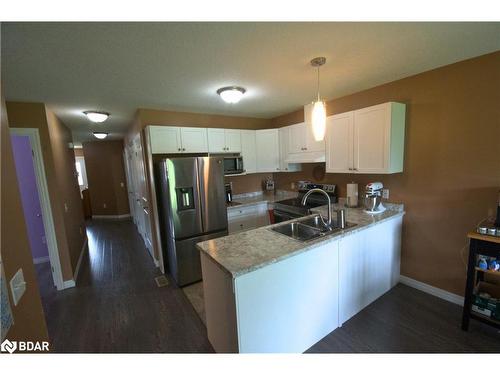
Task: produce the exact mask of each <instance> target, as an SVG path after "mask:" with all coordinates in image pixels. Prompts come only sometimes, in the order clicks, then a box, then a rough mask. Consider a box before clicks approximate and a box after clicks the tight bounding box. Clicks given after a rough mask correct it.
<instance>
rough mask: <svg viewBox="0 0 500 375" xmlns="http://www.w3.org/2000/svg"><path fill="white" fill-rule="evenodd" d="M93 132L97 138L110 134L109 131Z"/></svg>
mask: <svg viewBox="0 0 500 375" xmlns="http://www.w3.org/2000/svg"><path fill="white" fill-rule="evenodd" d="M93 134H94V137H96V138H97V139H104V138H106V137H107V136H108V133H105V132H94V133H93Z"/></svg>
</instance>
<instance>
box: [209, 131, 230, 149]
mask: <svg viewBox="0 0 500 375" xmlns="http://www.w3.org/2000/svg"><path fill="white" fill-rule="evenodd" d="M208 152H211V153H222V152H226V136H225V131H224V129H208Z"/></svg>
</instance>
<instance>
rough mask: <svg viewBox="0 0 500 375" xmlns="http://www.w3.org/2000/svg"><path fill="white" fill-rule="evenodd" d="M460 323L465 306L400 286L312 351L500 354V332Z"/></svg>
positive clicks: (478, 324)
mask: <svg viewBox="0 0 500 375" xmlns="http://www.w3.org/2000/svg"><path fill="white" fill-rule="evenodd" d="M461 322H462V308H461V307H460V306H458V305H455V304H453V303H450V302H446V301H444V300H442V299H439V298H437V297H434V296H431V295H429V294H426V293H423V292H421V291H419V290H416V289H414V288H410V287H408V286H406V285H403V284H398V285H397V286H396V287H395V288H393V289H392V290H390V291H389V292H388V293H386V294H385V295H383V296H382V297H381V298H379V299H378V300H376V301H375V302H374V303H372V304H371V305H369V306H368V307H366V308H365V309H364V310H362V311H361V312H360V313H359V314H357V315H355V316H354V317H352V318H351V319H349V320H348V321H347V322H346V323H345V324H344V325H343V326H342V327H341V328H338V329H336V330H335V331H333V332H332V333H330V334H329V335H328V336H326V337H325V338H324V339H323V340H321V341H320V342H318V343H317V344H315V345H314V346H313V347H311V348H310V349H309V350H308V351H307V352H308V353H467V352H470V353H482V352H494V353H500V331H498V330H497V329H494V328H492V327H490V326H487V325H484V324H481V323H479V322H477V321H471V324H470V328H469V331H468V332H464V331H462V329H461V328H460V325H461Z"/></svg>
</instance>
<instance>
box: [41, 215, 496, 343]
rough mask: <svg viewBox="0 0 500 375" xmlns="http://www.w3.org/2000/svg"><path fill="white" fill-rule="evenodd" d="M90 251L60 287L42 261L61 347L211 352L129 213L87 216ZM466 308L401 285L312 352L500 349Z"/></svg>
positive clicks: (50, 317)
mask: <svg viewBox="0 0 500 375" xmlns="http://www.w3.org/2000/svg"><path fill="white" fill-rule="evenodd" d="M87 232H88V237H89V252H88V254H86V255H85V257H84V259H83V262H82V265H81V270H80V275H79V279H78V282H77V286H76V287H75V288H72V289H67V290H64V291H61V292H56V291H55V289H54V288H53V287H51V286H50V285H52V284H53V283H52V280H51V275H50V269H49V265H48V263H45V264H43V265H37V271H38V279H39V282H40V285H41V294H42V300H43V306H44V309H45V312H46V316H47V325H48V329H49V335H50V338H51V345H52V349H53V350H54V351H56V352H91V353H92V352H121V353H127V352H142V353H144V352H164V353H180V352H187V353H200V352H202V353H204V352H213V348H212V346H211V345H210V343H209V342H208V339H207V333H206V328H205V326H204V325H203V323H202V321H201V319H200V318H199V316H198V315H197V313H196V312H195V310H194V308H193V306H192V305H191V304H190V302H189V300H188V299H187V297H186V296H185V294H184V293H183V292H182V290H181V289H179V288H177V287H176V286H175V284H174V283H173V281H172V280H170V283H169V285H168V286H165V287H161V288H159V287H158V286H157V285H156V283H155V281H154V278H155V277H156V276H158V275H160V273H159V271H158V270H157V268H156V267H155V266H154V264H153V262H152V260H151V257H150V256H149V254H148V253H147V250H146V249H145V247H144V244H143V243H142V240H141V238H140V236H139V234H138V233H137V230H136V229H135V227H134V225H133V223H132V222H131V221H127V220H125V221H104V220H101V221H93V222H90V223H89V226H88V229H87ZM460 321H461V308H460V307H459V306H457V305H454V304H451V303H448V302H446V301H443V300H441V299H438V298H436V297H432V296H430V295H428V294H425V293H423V292H420V291H418V290H416V289H413V288H410V287H407V286H404V285H401V284H399V285H397V286H396V287H395V288H394V289H393V290H391V291H390V292H389V293H387V294H386V295H384V296H383V297H381V298H380V299H378V300H377V301H375V302H374V303H373V304H371V305H370V306H368V307H367V308H366V309H364V310H363V311H362V312H360V313H359V314H358V315H356V316H355V317H353V318H352V319H350V320H349V321H348V322H346V323H345V324H344V325H343V326H342V327H341V328H339V329H337V330H335V331H334V332H333V333H331V334H329V335H328V336H326V337H325V338H324V339H323V340H321V341H320V342H318V343H317V344H315V345H314V346H313V347H311V348H310V349H309V350H308V352H310V353H353V352H354V353H362V352H365V353H366V352H368V353H412V352H424V353H434V352H452V353H460V352H500V332H499V331H498V330H495V329H493V328H491V327H489V326H485V325H482V324H480V323H479V322H476V321H471V326H470V329H469V332H463V331H462V330H461V329H460Z"/></svg>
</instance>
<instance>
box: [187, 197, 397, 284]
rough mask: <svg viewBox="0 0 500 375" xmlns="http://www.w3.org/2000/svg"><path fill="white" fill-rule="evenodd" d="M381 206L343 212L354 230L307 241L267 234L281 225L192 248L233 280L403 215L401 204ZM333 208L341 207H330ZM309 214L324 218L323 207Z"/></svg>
mask: <svg viewBox="0 0 500 375" xmlns="http://www.w3.org/2000/svg"><path fill="white" fill-rule="evenodd" d="M384 204H385V206H386V207H387V209H386V211H384V212H382V213H380V214H376V215H372V214H368V213H366V212H364V210H363V209H362V208H345V210H346V221H348V222H351V223H355V224H357V225H356V226H354V227H350V228H346V229H345V230H341V231H338V232H335V233H333V234H330V235H326V236H324V237H320V238H317V239H314V240H311V241H305V242H301V241H296V240H294V239H292V238H290V237H288V236H285V235H282V234H279V233H276V232H274V231H272V230H270V228H272V227H273V226H275V225H280V224H283V223H279V224H274V225H268V226H266V227H261V228H257V229H253V230H249V231H246V232H239V233H235V234H232V235H229V236H225V237H219V238H216V239H213V240H208V241H204V242H200V243H198V244H197V245H196V246H197V247H198V249H199V250H201V251H203V252H204V253H206V254H207V255H208V256H209V257H210V258H211V259H212V260H213V261H215V263H216V264H218V265H219V266H220V267H221V268H222V269H223V270H224V271H226V272H227V273H229V274H230V275H232V277H233V278H235V277H238V276H241V275H244V274H246V273H248V272H251V271H254V270H256V269H259V268H262V267H264V266H266V265H268V264H272V263H275V262H278V261H280V260H283V259H286V258H288V257H290V256H293V255H297V254H299V253H301V252H304V251H307V250H310V249H313V248H315V247H317V246H320V245H324V244H326V243H328V242H332V241H335V240H338V239H339V238H341V237H344V236H348V235H351V234H353V233H356V232H358V231H361V230H364V229H366V228H368V227H371V226H373V225H377V224H378V223H381V222H384V221H386V220H389V219H392V218H394V217H398V216H403V215H404V207H403V205H402V204H391V203H384ZM333 208H334V209H339V208H344V207H343V206H341V205H338V204H334V205H333ZM312 211H313V212H315V213H321V214H322V215H323V216H326V212H327V206H321V207H317V208H315V209H313V210H312ZM291 221H293V220H291Z"/></svg>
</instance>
